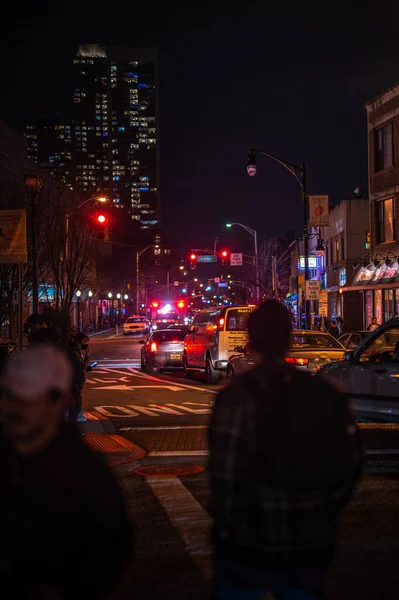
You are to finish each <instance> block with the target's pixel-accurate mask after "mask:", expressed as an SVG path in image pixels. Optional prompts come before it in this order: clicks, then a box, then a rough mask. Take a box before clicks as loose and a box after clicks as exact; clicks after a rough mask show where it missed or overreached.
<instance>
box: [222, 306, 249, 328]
mask: <svg viewBox="0 0 399 600" xmlns="http://www.w3.org/2000/svg"><path fill="white" fill-rule="evenodd" d="M251 312H252V309H251V308H229V310H228V311H227V313H226V331H246V330H247V325H248V317H249V315H250V314H251Z"/></svg>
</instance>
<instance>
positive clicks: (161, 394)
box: [84, 335, 399, 458]
mask: <svg viewBox="0 0 399 600" xmlns="http://www.w3.org/2000/svg"><path fill="white" fill-rule="evenodd" d="M139 340H140V337H133V336H130V337H123V336H122V335H118V336H117V335H114V336H112V337H101V336H99V337H97V338H96V337H94V338H92V340H91V343H90V345H91V357H92V359H93V360H96V361H98V365H97V366H96V367H95V368H94V370H93V371H92V372H91V373H89V374H88V377H87V382H86V385H85V391H84V408H85V410H87V411H90V410H96V411H97V412H99V413H100V414H101V415H102V416H103V417H106V418H108V419H110V420H111V421H112V423H113V424H114V426H115V428H116V429H117V430H118V432H121V433H122V434H123V435H124V436H125V437H127V438H128V439H130V440H131V441H133V442H135V443H137V444H138V445H139V446H140V445H142V447H143V448H145V449H146V450H147V451H150V452H158V453H159V454H161V453H162V452H164V453H165V455H167V453H169V454H171V453H173V452H175V453H178V452H179V451H180V452H182V453H183V454H187V453H190V452H191V453H200V452H205V450H206V448H207V445H206V426H207V423H208V420H209V416H210V414H211V411H212V403H213V400H214V398H215V395H216V394H217V391H218V389H220V388H221V387H222V386H223V385H225V383H226V382H225V380H222V381H221V383H220V384H219V385H218V386H208V385H207V384H206V383H205V382H204V380H203V378H202V377H201V375H200V374H199V375H198V376H196V377H195V378H194V379H187V378H185V377H184V376H183V374H182V373H180V372H174V373H171V374H165V373H162V374H159V373H154V374H152V375H148V374H147V373H143V372H142V371H141V370H140V349H141V345H140V344H139ZM361 427H362V436H363V440H364V444H365V449H366V451H367V452H373V453H376V454H377V458H378V453H379V452H386V451H388V450H392V451H393V453H394V455H395V457H396V458H398V457H399V426H398V425H392V424H387V425H386V426H384V425H382V426H381V425H378V426H374V425H372V424H371V425H370V424H363V425H361Z"/></svg>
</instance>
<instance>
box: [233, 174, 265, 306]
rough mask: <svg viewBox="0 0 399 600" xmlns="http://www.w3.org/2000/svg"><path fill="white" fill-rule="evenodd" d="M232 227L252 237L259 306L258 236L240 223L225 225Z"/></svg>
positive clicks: (253, 230)
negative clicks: (240, 228)
mask: <svg viewBox="0 0 399 600" xmlns="http://www.w3.org/2000/svg"><path fill="white" fill-rule="evenodd" d="M248 173H249V171H248ZM255 173H256V171H255ZM255 173H253V175H255ZM233 225H237V227H242V228H243V229H245V231H247V232H248V233H250V234H251V235H252V237H253V238H254V261H255V278H256V288H255V291H256V302H257V304H259V301H260V289H259V265H258V234H257V232H256V231H255V229H251V228H250V227H247V225H243V224H242V223H226V227H227V228H228V229H230V228H231V227H233Z"/></svg>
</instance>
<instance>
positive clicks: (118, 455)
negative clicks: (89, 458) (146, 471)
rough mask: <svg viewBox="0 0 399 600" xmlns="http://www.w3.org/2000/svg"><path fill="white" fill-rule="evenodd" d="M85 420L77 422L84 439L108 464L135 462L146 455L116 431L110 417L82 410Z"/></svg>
mask: <svg viewBox="0 0 399 600" xmlns="http://www.w3.org/2000/svg"><path fill="white" fill-rule="evenodd" d="M83 416H84V417H86V419H87V420H86V421H82V422H80V423H78V427H79V431H80V433H81V434H84V438H83V439H84V441H85V442H86V444H87V445H88V446H89V447H90V448H91V449H92V450H94V451H95V452H99V453H100V454H103V455H104V457H105V459H106V461H107V462H108V464H109V465H110V466H117V465H120V464H124V463H131V462H137V461H139V460H141V459H143V458H145V457H146V456H147V451H146V450H144V448H141V447H140V446H137V444H134V443H133V442H131V441H129V440H127V439H126V438H125V437H123V436H122V435H119V434H118V433H116V430H115V427H114V425H113V423H112V422H111V421H110V419H106V418H104V417H103V416H102V415H101V414H100V413H97V411H95V410H93V411H86V410H84V411H83Z"/></svg>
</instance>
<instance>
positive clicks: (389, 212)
mask: <svg viewBox="0 0 399 600" xmlns="http://www.w3.org/2000/svg"><path fill="white" fill-rule="evenodd" d="M393 212H394V205H393V198H388V199H387V200H381V201H380V202H377V240H378V243H379V244H383V243H385V242H392V241H393V240H394V239H395V236H394V218H393Z"/></svg>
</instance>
